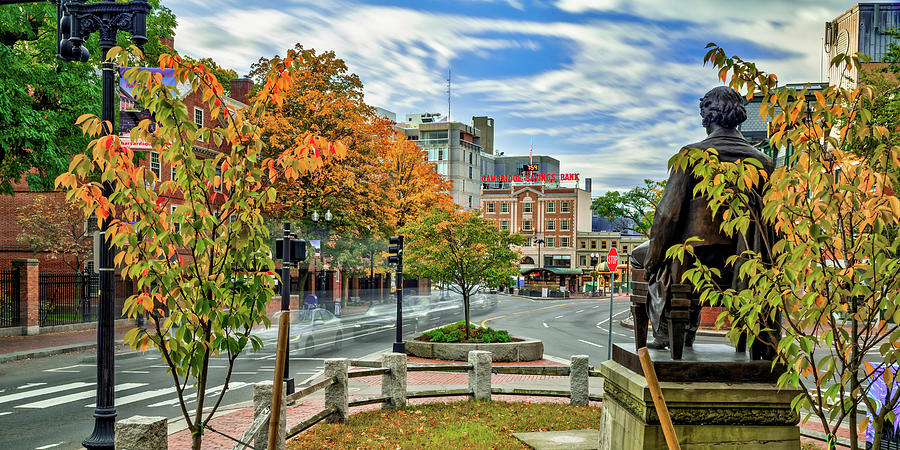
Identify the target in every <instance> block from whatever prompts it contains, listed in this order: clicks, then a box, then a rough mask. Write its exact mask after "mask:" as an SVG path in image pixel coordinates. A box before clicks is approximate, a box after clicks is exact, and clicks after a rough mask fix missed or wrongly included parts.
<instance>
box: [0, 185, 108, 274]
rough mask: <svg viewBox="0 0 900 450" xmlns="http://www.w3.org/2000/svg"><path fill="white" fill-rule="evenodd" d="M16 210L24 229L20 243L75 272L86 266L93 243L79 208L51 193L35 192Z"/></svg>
mask: <svg viewBox="0 0 900 450" xmlns="http://www.w3.org/2000/svg"><path fill="white" fill-rule="evenodd" d="M16 212H17V213H18V220H17V222H18V224H19V227H21V229H22V231H21V232H20V233H19V236H18V239H19V242H22V243H24V244H26V245H28V246H29V247H31V250H32V251H34V252H40V253H44V254H46V255H48V256H49V257H50V258H51V259H58V260H60V261H62V262H63V263H64V264H65V265H66V266H68V267H69V268H71V269H72V270H74V271H80V270H82V269H84V264H85V262H86V261H88V260H90V259H91V257H92V256H93V245H92V241H91V235H90V233H88V228H87V224H86V223H85V217H84V212H83V211H82V210H81V209H80V208H78V207H77V206H75V205H72V204H70V203H67V202H64V201H60V200H59V199H57V198H56V197H53V196H50V195H36V196H35V198H34V200H33V201H31V202H30V203H28V204H26V205H23V206H20V207H19V208H17V210H16Z"/></svg>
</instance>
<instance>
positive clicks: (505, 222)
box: [500, 220, 509, 230]
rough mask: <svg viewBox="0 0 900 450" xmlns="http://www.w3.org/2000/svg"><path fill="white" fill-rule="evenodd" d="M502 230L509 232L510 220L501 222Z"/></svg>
mask: <svg viewBox="0 0 900 450" xmlns="http://www.w3.org/2000/svg"><path fill="white" fill-rule="evenodd" d="M500 229H501V230H509V221H508V220H501V221H500Z"/></svg>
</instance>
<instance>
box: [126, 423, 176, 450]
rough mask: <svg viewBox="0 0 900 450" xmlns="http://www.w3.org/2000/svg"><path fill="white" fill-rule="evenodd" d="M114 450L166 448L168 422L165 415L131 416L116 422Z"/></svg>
mask: <svg viewBox="0 0 900 450" xmlns="http://www.w3.org/2000/svg"><path fill="white" fill-rule="evenodd" d="M115 448H116V450H166V449H167V448H169V424H168V421H167V420H166V418H165V417H147V416H131V417H129V418H127V419H124V420H120V421H118V422H116V440H115Z"/></svg>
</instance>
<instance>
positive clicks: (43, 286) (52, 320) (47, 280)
mask: <svg viewBox="0 0 900 450" xmlns="http://www.w3.org/2000/svg"><path fill="white" fill-rule="evenodd" d="M92 278H96V277H95V276H92V275H91V274H88V273H79V272H70V273H63V272H55V273H54V272H42V273H41V274H40V276H39V278H38V288H39V289H38V292H39V296H40V299H39V309H38V319H39V324H40V326H42V327H46V326H53V325H66V324H72V323H81V322H87V321H90V320H93V319H94V317H95V316H96V306H97V297H96V296H95V295H92V294H93V293H94V292H96V290H95V289H93V286H94V284H95V283H94V280H92Z"/></svg>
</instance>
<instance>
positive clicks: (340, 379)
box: [325, 358, 350, 423]
mask: <svg viewBox="0 0 900 450" xmlns="http://www.w3.org/2000/svg"><path fill="white" fill-rule="evenodd" d="M349 368H350V361H348V360H347V359H345V358H332V359H326V360H325V376H326V377H334V378H336V379H337V382H336V383H334V384H332V385H330V386H328V387H326V388H325V407H326V408H327V407H329V406H334V407H337V412H335V413H334V414H332V415H331V416H329V417H328V418H327V419H325V420H326V422H328V423H341V422H346V421H347V418H349V417H350V405H349V402H350V399H349V397H348V396H349V389H348V382H349V380H350V379H349V378H348V377H347V370H348V369H349Z"/></svg>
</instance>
